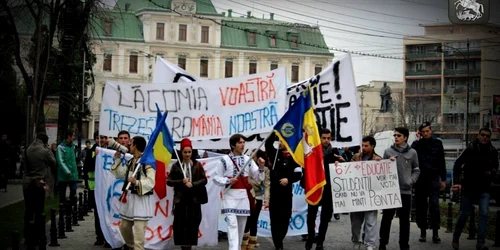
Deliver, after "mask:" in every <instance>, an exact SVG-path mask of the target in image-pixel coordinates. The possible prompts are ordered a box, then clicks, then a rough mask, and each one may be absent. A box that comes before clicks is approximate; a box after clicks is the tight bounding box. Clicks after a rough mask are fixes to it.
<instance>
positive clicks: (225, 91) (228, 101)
mask: <svg viewBox="0 0 500 250" xmlns="http://www.w3.org/2000/svg"><path fill="white" fill-rule="evenodd" d="M273 77H274V73H273V74H271V75H270V76H266V78H261V77H256V78H250V79H248V80H246V81H245V82H244V83H243V82H242V83H240V84H239V86H238V87H225V88H219V92H220V95H221V102H222V105H223V106H228V105H229V106H235V105H238V104H246V103H254V102H261V101H266V100H269V99H274V98H276V88H275V87H274V84H273Z"/></svg>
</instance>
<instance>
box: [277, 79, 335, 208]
mask: <svg viewBox="0 0 500 250" xmlns="http://www.w3.org/2000/svg"><path fill="white" fill-rule="evenodd" d="M274 133H275V134H276V135H277V136H278V137H279V139H280V142H281V143H283V145H284V146H285V147H286V149H287V150H288V152H290V154H291V155H292V157H293V159H294V160H295V162H297V164H299V165H300V166H302V167H303V168H304V179H305V192H306V201H307V203H308V204H310V205H317V204H318V203H319V202H320V201H321V197H322V195H323V187H324V186H325V184H326V179H325V170H324V168H323V149H322V148H321V138H320V135H319V130H318V126H317V124H316V117H315V116H314V110H313V106H312V98H311V91H310V89H308V90H306V91H304V92H303V93H302V94H301V95H300V96H299V98H297V100H296V101H295V102H294V103H293V105H292V106H291V107H289V109H288V111H287V112H286V113H285V115H284V116H283V117H282V118H281V119H280V120H279V121H278V123H277V124H276V125H275V126H274Z"/></svg>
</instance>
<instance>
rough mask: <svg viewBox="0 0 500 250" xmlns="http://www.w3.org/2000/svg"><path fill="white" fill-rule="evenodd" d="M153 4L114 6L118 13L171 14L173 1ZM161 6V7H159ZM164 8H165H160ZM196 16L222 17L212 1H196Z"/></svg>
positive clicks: (124, 0)
mask: <svg viewBox="0 0 500 250" xmlns="http://www.w3.org/2000/svg"><path fill="white" fill-rule="evenodd" d="M155 3H156V4H154V3H152V2H151V1H148V0H118V1H116V5H115V6H114V8H113V9H114V10H116V11H131V12H134V13H138V12H141V11H159V12H170V11H171V10H170V9H166V8H170V7H171V4H172V1H171V0H155ZM158 5H159V6H158ZM160 6H163V7H165V8H163V7H160ZM196 14H198V15H220V14H219V13H217V10H216V9H215V6H214V5H213V4H212V1H211V0H197V1H196Z"/></svg>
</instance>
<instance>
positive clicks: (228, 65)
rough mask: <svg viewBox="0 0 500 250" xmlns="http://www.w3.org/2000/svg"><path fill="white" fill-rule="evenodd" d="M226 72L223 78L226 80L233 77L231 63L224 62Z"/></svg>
mask: <svg viewBox="0 0 500 250" xmlns="http://www.w3.org/2000/svg"><path fill="white" fill-rule="evenodd" d="M225 68H226V69H225V70H226V71H225V73H224V76H225V77H226V78H229V77H233V61H226V67H225Z"/></svg>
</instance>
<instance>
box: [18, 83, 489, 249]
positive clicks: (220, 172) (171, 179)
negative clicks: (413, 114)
mask: <svg viewBox="0 0 500 250" xmlns="http://www.w3.org/2000/svg"><path fill="white" fill-rule="evenodd" d="M315 83H317V81H316V82H314V81H311V82H310V85H309V86H308V88H306V89H305V90H304V91H303V92H302V94H298V97H297V98H296V99H295V100H294V102H293V104H291V106H290V107H288V110H287V111H286V112H284V113H283V114H280V115H282V116H281V118H280V119H279V121H276V123H274V124H272V128H273V129H272V131H273V132H271V133H269V135H268V136H267V137H266V138H265V139H264V140H263V141H262V144H261V147H257V148H252V149H251V150H247V149H248V148H247V147H246V143H247V136H246V135H244V134H242V133H232V134H231V135H230V136H228V137H227V138H226V139H228V140H227V142H228V144H227V145H226V148H225V149H220V150H204V151H202V150H201V148H200V147H199V146H197V140H196V139H195V138H182V139H181V140H178V141H179V143H178V149H176V143H175V141H174V137H175V136H174V135H173V133H172V132H171V129H169V128H168V126H167V125H166V124H167V123H166V122H165V121H166V117H167V112H164V113H162V112H161V111H160V109H158V112H157V113H158V116H157V122H156V126H153V127H152V128H153V129H152V132H151V133H150V134H149V135H147V136H144V135H139V134H138V133H134V132H132V131H127V130H120V131H118V134H116V137H114V136H115V135H112V136H111V135H110V134H109V133H105V134H102V133H99V132H97V131H96V132H95V133H94V138H93V140H94V142H95V144H94V145H90V141H88V143H86V144H87V145H86V148H85V149H84V152H85V153H84V156H85V157H84V160H83V173H82V176H83V185H84V186H85V190H86V192H88V201H89V210H88V211H93V213H94V216H95V217H94V218H95V237H96V241H95V243H94V245H95V246H105V247H109V248H116V249H134V250H140V249H147V248H148V247H147V244H148V240H149V239H150V238H151V237H149V235H151V232H157V234H158V235H159V237H160V240H159V241H160V243H158V242H156V243H155V244H160V245H161V241H162V240H161V238H162V235H163V236H165V235H166V234H167V233H166V232H168V230H170V233H173V237H171V239H172V240H171V243H169V244H170V245H169V246H170V247H172V246H175V247H176V248H180V249H192V248H193V247H196V246H197V245H199V244H200V243H201V240H202V239H203V237H205V236H206V235H207V233H208V232H206V231H203V230H202V229H201V225H202V224H203V220H205V219H207V217H210V216H213V215H214V213H211V214H207V213H205V211H206V210H205V209H208V208H207V206H208V205H207V204H218V205H217V207H216V208H215V210H217V212H216V213H215V215H216V216H215V217H221V220H219V218H210V219H212V221H215V222H217V223H215V224H219V227H218V228H217V229H218V230H217V231H219V232H218V234H215V235H216V237H217V236H219V237H220V236H221V235H225V237H227V245H224V246H222V247H221V248H224V249H230V250H239V249H242V250H243V249H245V250H253V249H258V248H259V239H258V235H259V230H260V229H259V228H260V227H262V223H259V216H262V214H263V213H264V212H266V213H268V215H269V224H270V234H269V235H268V236H269V237H271V238H272V242H273V244H274V247H275V249H284V246H283V242H284V241H286V239H287V236H288V235H289V234H288V233H289V229H290V225H289V224H290V223H291V222H290V221H291V219H292V217H293V215H292V214H293V213H295V211H294V209H293V207H294V203H295V200H294V196H295V195H296V191H295V186H294V185H293V184H294V183H296V185H297V184H298V185H299V186H300V189H301V190H302V189H303V190H304V191H303V194H304V197H305V202H306V203H304V204H306V205H305V207H306V209H305V211H304V212H305V214H306V217H305V218H306V228H305V231H304V232H302V233H301V235H302V238H303V241H304V243H303V244H304V249H306V250H310V249H316V250H322V249H325V246H324V242H325V240H326V235H327V230H328V227H329V222H330V221H331V220H332V217H333V218H335V219H337V220H338V219H339V216H349V218H350V222H351V224H350V227H351V232H352V238H351V241H352V244H353V247H354V249H367V250H373V249H380V250H384V249H396V248H397V246H392V245H390V244H389V237H390V234H389V232H390V229H391V227H395V226H398V227H399V230H398V232H399V235H398V236H397V237H399V240H398V242H399V249H402V250H406V249H410V245H412V244H418V243H414V242H410V213H411V210H412V209H416V222H417V225H418V227H419V228H420V230H421V234H420V238H419V241H420V242H426V241H428V240H431V241H432V242H433V243H436V244H444V243H446V244H450V245H451V246H452V247H453V249H461V248H460V239H461V233H462V231H463V229H464V226H465V222H466V220H467V218H468V217H469V216H470V214H471V210H472V207H473V205H474V204H478V205H479V210H478V211H479V213H478V219H477V220H478V232H477V244H476V249H477V250H487V249H488V246H486V244H485V237H486V228H487V227H488V226H489V225H488V224H487V220H488V206H489V188H490V185H491V180H492V178H493V176H494V175H495V174H496V171H497V170H498V155H497V150H496V149H495V148H494V147H493V146H492V145H491V142H490V137H491V131H490V129H488V128H482V129H480V130H479V131H478V135H477V139H476V140H475V141H473V142H472V143H471V144H470V145H468V147H467V148H466V149H465V150H464V151H463V153H462V154H461V155H460V156H459V157H458V159H457V160H456V162H455V166H454V172H453V173H454V175H453V177H452V178H453V186H452V190H453V193H454V194H455V195H460V196H461V200H462V204H461V208H460V214H459V215H458V217H457V218H458V219H457V221H456V225H455V228H454V233H453V241H452V242H441V239H440V236H439V232H440V229H441V228H440V225H441V214H440V209H439V194H440V192H442V191H443V190H444V189H445V186H446V178H447V177H446V169H445V154H444V149H443V144H442V143H441V141H440V139H438V138H436V137H435V136H433V133H432V124H431V123H429V122H425V123H423V124H421V126H420V127H419V129H418V131H417V140H415V141H408V140H409V134H410V131H409V130H408V129H407V128H405V127H396V128H394V129H393V132H394V144H393V145H391V146H390V147H389V148H387V149H385V151H384V153H383V155H378V154H376V153H375V147H376V144H377V141H376V140H375V138H374V137H373V136H363V137H360V140H359V142H353V143H352V144H351V146H341V147H339V146H337V145H339V144H338V143H337V142H338V138H339V136H338V134H339V133H340V132H339V131H331V130H330V129H327V128H325V127H326V126H321V124H319V122H318V121H317V120H316V116H315V115H314V112H312V110H313V109H314V107H313V97H312V96H313V91H312V90H311V88H313V87H314V84H315ZM332 98H333V97H332ZM351 105H353V106H357V104H355V103H351ZM337 128H340V125H339V126H337ZM64 136H65V140H64V141H63V142H61V143H60V144H59V145H57V148H56V149H55V153H54V152H53V151H52V150H50V146H49V145H48V138H47V135H45V134H42V133H40V134H38V135H37V137H36V140H35V141H34V142H33V143H32V144H31V145H30V146H29V147H28V148H27V150H26V155H25V160H24V173H25V174H24V180H23V181H24V182H23V183H24V188H23V191H24V199H25V202H26V210H25V231H27V232H26V233H25V235H32V236H33V237H31V238H27V239H26V240H27V241H30V242H32V245H38V244H41V242H42V241H41V239H38V238H37V237H36V234H30V233H29V232H31V231H29V230H34V229H33V228H32V227H33V224H34V225H38V221H39V220H45V218H44V217H41V213H42V212H43V209H44V199H45V192H46V190H47V188H46V186H47V185H48V183H46V180H47V179H46V178H47V176H46V174H45V172H46V171H45V170H46V169H57V171H55V172H56V173H57V174H56V175H57V177H56V181H57V188H58V189H59V192H58V195H59V199H60V202H61V203H65V202H66V203H68V204H76V203H77V202H78V199H79V197H78V195H79V194H77V182H78V180H79V179H80V178H79V176H78V170H77V164H76V160H75V147H74V146H73V140H74V138H75V133H74V131H72V130H67V131H66V132H65V133H64ZM176 140H177V138H176ZM108 151H109V152H112V153H111V154H110V155H111V157H110V158H108V157H107V155H105V154H107V153H106V152H108ZM201 152H203V153H201ZM209 153H210V154H213V153H215V154H216V156H212V157H209ZM105 156H106V157H105ZM99 157H101V158H102V159H104V160H106V161H108V165H106V163H104V166H105V168H104V169H105V170H103V167H102V162H101V161H102V159H101V158H99ZM97 158H99V159H97ZM210 158H216V160H214V161H212V162H213V164H212V163H207V162H208V159H210ZM205 164H206V165H205ZM210 164H211V165H210ZM209 165H210V166H212V168H211V169H210V170H209V168H208V167H207V166H209ZM106 166H107V167H106ZM209 171H210V172H209ZM370 171H371V172H373V173H371V174H370V173H369V172H370ZM353 172H357V174H356V173H353ZM103 173H105V176H104V174H103ZM107 181H110V183H112V184H110V186H113V188H114V186H116V189H108V186H105V185H107V184H105V183H107ZM118 181H119V182H118ZM384 185H387V187H388V188H386V189H384V188H378V187H379V186H380V187H385V186H384ZM68 188H69V190H70V191H69V192H67V189H68ZM169 189H171V190H173V196H172V198H169V197H170V196H169V195H168V192H169V191H168V190H169ZM214 189H216V190H217V191H215V194H216V195H215V197H220V200H219V201H218V202H219V203H212V202H215V201H214V199H212V197H213V196H212V195H211V194H212V193H214V191H213V190H214ZM108 190H112V191H113V192H117V193H119V195H117V196H115V195H112V196H105V195H107V193H108ZM384 190H390V191H384ZM364 191H367V193H366V194H365V192H364ZM109 192H110V193H111V191H109ZM68 195H69V196H68ZM350 195H352V196H358V197H359V196H361V197H367V199H365V198H353V197H351V198H352V199H351V200H349V202H345V201H346V200H347V198H346V197H347V196H350ZM363 195H364V196H363ZM109 197H111V198H110V199H107V198H109ZM344 198H345V199H344ZM164 199H171V203H167V204H169V205H167V209H166V210H170V211H167V212H166V213H167V214H168V220H170V219H171V218H172V217H173V221H172V222H169V223H171V226H170V227H161V228H160V227H153V224H154V225H155V226H156V223H157V221H158V220H159V219H157V210H158V204H159V203H158V202H161V201H162V200H164ZM412 199H415V201H416V202H412ZM110 200H111V201H110ZM302 202H304V201H302ZM358 203H359V204H358ZM415 204H416V205H415ZM413 206H415V207H413ZM114 208H116V211H115V210H113V209H114ZM69 209H71V205H70V206H69ZM110 210H112V211H115V212H112V213H111V212H110ZM108 214H111V215H110V216H108ZM347 214H348V215H347ZM379 214H381V216H379ZM217 215H218V216H217ZM380 217H381V220H379V218H380ZM394 218H397V220H398V221H399V225H393V223H392V222H393V220H394ZM70 219H71V218H70ZM103 220H104V221H103ZM165 220H167V219H165ZM160 223H161V221H160ZM220 224H223V227H224V228H225V229H224V231H225V232H223V231H222V230H221V229H220V228H221V225H220ZM216 227H217V226H214V225H211V230H214V228H216ZM151 228H152V229H151ZM155 228H157V230H156V229H155ZM168 228H170V229H168ZM63 230H64V227H63ZM163 230H165V231H163ZM427 232H430V234H431V235H432V236H431V237H430V238H428V237H427ZM201 235H203V237H202V236H201ZM167 238H168V237H165V238H164V240H166V239H167ZM168 239H169V241H170V238H168ZM330 240H332V239H330ZM333 240H335V239H333ZM215 241H217V239H215ZM149 244H153V243H151V242H150V243H149ZM165 248H166V247H165Z"/></svg>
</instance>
